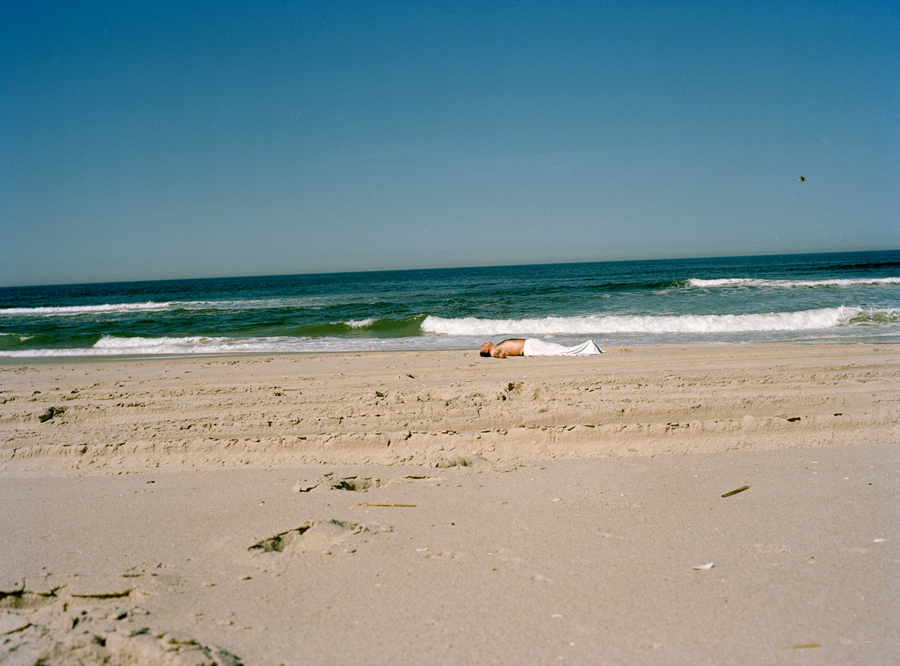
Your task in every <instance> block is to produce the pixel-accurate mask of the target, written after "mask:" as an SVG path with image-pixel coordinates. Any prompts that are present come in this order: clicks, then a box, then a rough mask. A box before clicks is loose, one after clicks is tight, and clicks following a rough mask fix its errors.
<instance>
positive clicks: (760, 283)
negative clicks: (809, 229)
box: [685, 277, 900, 289]
mask: <svg viewBox="0 0 900 666" xmlns="http://www.w3.org/2000/svg"><path fill="white" fill-rule="evenodd" d="M685 284H687V286H689V287H696V288H701V289H709V288H715V287H774V288H781V289H792V288H798V287H799V288H802V287H855V286H858V285H864V284H900V277H887V278H845V279H837V278H835V279H831V280H764V279H759V278H721V279H715V280H701V279H699V278H691V279H690V280H687V281H686V283H685Z"/></svg>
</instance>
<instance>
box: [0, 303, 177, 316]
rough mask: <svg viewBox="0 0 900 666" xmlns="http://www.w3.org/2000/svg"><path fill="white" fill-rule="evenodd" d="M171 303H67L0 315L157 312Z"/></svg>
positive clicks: (10, 309) (18, 309)
mask: <svg viewBox="0 0 900 666" xmlns="http://www.w3.org/2000/svg"><path fill="white" fill-rule="evenodd" d="M171 308H172V303H153V302H150V303H117V304H114V305H113V304H104V305H67V306H62V307H40V308H4V309H2V310H0V316H22V315H25V316H30V317H33V316H38V317H40V316H60V315H82V314H108V313H116V312H142V311H143V312H158V311H161V310H169V309H171Z"/></svg>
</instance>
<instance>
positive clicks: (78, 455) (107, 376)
mask: <svg viewBox="0 0 900 666" xmlns="http://www.w3.org/2000/svg"><path fill="white" fill-rule="evenodd" d="M898 358H900V353H898V350H897V349H896V348H895V347H894V346H890V345H885V346H873V345H868V346H865V345H858V346H852V347H847V346H840V345H835V346H823V345H818V346H815V347H812V346H803V345H793V346H790V345H755V346H753V345H747V346H740V345H730V346H726V345H723V346H714V347H696V348H693V347H690V348H679V349H669V348H665V347H659V348H618V349H612V350H610V351H609V352H608V353H606V354H604V355H603V356H599V357H591V358H575V359H572V358H553V359H548V358H513V359H503V360H500V359H481V358H478V357H473V353H466V352H433V353H426V352H410V353H402V354H392V355H380V354H334V355H308V356H270V357H253V358H250V359H241V360H235V359H229V358H177V359H152V360H131V361H128V360H125V361H111V360H107V361H101V362H97V363H95V362H85V363H71V364H70V363H59V364H33V365H27V364H25V365H21V366H16V365H5V366H0V379H2V386H3V389H2V393H0V403H2V404H0V426H2V431H0V432H2V441H0V467H2V468H3V469H43V468H47V467H56V468H72V467H75V468H81V469H83V468H85V467H92V468H97V469H100V468H128V467H133V466H137V467H143V466H156V465H161V466H174V467H181V466H184V465H191V466H194V467H199V468H203V467H209V466H220V465H226V466H229V465H242V464H249V465H254V464H267V465H270V464H310V463H320V464H330V463H344V464H354V463H378V464H399V463H414V464H424V465H429V464H434V463H436V462H437V461H439V460H441V459H443V458H447V457H453V456H484V457H486V458H488V459H491V460H505V461H514V460H531V459H553V458H557V457H597V456H610V455H658V454H678V453H694V452H712V451H726V450H733V449H740V448H781V447H784V446H821V445H829V444H838V443H839V444H866V443H877V442H882V441H889V440H892V439H896V436H897V434H898V432H900V425H898V419H897V414H898V413H900V395H898V394H900V392H898V390H897V376H898V365H900V361H898ZM41 419H43V420H41Z"/></svg>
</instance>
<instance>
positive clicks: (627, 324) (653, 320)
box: [422, 307, 900, 336]
mask: <svg viewBox="0 0 900 666" xmlns="http://www.w3.org/2000/svg"><path fill="white" fill-rule="evenodd" d="M885 321H887V322H896V321H900V310H864V309H862V308H847V307H839V308H822V309H818V310H803V311H799V312H771V313H763V314H743V315H671V316H670V315H653V316H651V315H588V316H582V317H545V318H542V319H478V318H476V317H465V318H462V319H443V318H441V317H433V316H429V317H426V318H425V321H423V322H422V330H423V331H425V332H427V333H435V334H438V335H454V336H491V335H506V334H512V335H598V334H615V333H645V334H669V333H695V334H696V333H700V334H702V333H750V332H766V331H806V330H815V329H826V328H833V327H836V326H846V325H850V324H854V325H855V324H866V323H875V322H878V323H884V322H885Z"/></svg>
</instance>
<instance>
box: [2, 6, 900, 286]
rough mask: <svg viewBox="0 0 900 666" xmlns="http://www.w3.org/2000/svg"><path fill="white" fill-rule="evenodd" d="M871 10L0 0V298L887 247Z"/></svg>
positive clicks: (878, 19) (891, 98) (890, 58)
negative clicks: (123, 287)
mask: <svg viewBox="0 0 900 666" xmlns="http://www.w3.org/2000/svg"><path fill="white" fill-rule="evenodd" d="M897 6H898V5H897V3H896V1H895V0H890V1H881V0H867V1H866V2H860V1H859V0H848V1H846V2H832V1H830V0H816V1H814V2H790V1H789V0H779V1H778V2H766V1H759V2H746V3H737V2H722V1H721V0H716V1H714V2H705V1H703V2H701V1H694V2H678V1H663V2H655V1H648V2H596V1H590V2H550V1H546V0H545V1H542V2H505V1H499V2H498V1H492V2H480V3H469V2H452V1H450V2H387V1H373V2H338V1H332V0H328V1H322V2H300V1H298V2H287V1H279V2H269V1H267V0H254V1H252V2H251V1H247V2H229V1H222V0H217V1H214V2H213V1H210V2H194V1H192V0H176V1H174V2H169V1H165V0H159V1H157V0H154V1H153V2H149V1H148V2H125V1H124V0H119V1H114V2H113V1H110V2H94V1H90V0H85V1H83V2H81V1H80V2H71V1H66V2H51V1H49V0H47V1H43V0H33V1H28V2H20V1H14V0H0V67H2V70H0V75H2V78H0V285H26V284H53V283H57V284H59V283H72V282H97V281H109V280H134V279H162V278H180V277H214V276H232V275H264V274H288V273H307V272H329V271H344V270H370V269H393V268H426V267H439V266H474V265H499V264H520V263H552V262H568V261H606V260H618V259H651V258H665V257H694V256H725V255H747V254H782V253H794V252H819V251H841V250H867V249H895V248H898V247H900V213H898V206H900V159H898V156H900V86H898V84H900V47H898V35H900V10H898V9H897ZM800 176H804V177H805V178H806V182H800V181H799V180H798V179H799V178H800Z"/></svg>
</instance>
